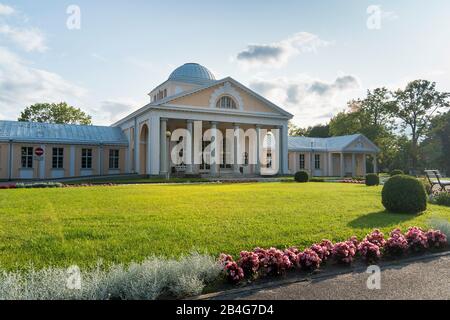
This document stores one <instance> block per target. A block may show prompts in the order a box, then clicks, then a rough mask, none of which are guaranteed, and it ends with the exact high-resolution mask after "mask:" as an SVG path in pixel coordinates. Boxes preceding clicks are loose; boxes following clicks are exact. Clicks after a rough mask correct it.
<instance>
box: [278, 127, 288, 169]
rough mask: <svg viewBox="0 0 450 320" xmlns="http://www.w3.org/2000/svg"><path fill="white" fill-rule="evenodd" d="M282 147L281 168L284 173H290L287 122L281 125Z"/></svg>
mask: <svg viewBox="0 0 450 320" xmlns="http://www.w3.org/2000/svg"><path fill="white" fill-rule="evenodd" d="M280 134H281V138H280V141H281V148H280V153H281V163H280V165H281V168H282V170H281V171H282V173H283V174H288V173H289V163H288V129H287V124H284V125H282V126H281V132H280Z"/></svg>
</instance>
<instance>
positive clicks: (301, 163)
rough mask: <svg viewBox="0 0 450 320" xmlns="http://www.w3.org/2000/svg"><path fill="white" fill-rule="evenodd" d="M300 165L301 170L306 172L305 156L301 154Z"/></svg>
mask: <svg viewBox="0 0 450 320" xmlns="http://www.w3.org/2000/svg"><path fill="white" fill-rule="evenodd" d="M298 160H299V165H300V170H304V169H305V155H304V154H301V155H299V159H298Z"/></svg>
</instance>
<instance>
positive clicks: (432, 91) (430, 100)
mask: <svg viewBox="0 0 450 320" xmlns="http://www.w3.org/2000/svg"><path fill="white" fill-rule="evenodd" d="M394 97H395V106H394V107H395V110H394V111H395V115H396V116H397V117H398V118H399V119H400V120H401V127H402V129H403V130H406V129H408V131H409V132H410V134H411V149H410V150H411V169H412V171H413V172H415V171H416V169H417V159H418V144H419V141H420V139H421V138H422V137H423V136H424V135H425V134H426V132H427V130H428V129H429V126H430V123H431V119H432V118H433V117H434V116H435V115H436V114H437V113H438V112H439V111H440V110H442V109H444V108H448V107H449V106H450V103H449V101H448V98H449V97H450V94H449V93H447V92H439V91H437V90H436V83H435V82H430V81H428V80H415V81H412V82H410V83H409V84H408V85H407V86H406V88H405V90H398V91H396V92H395V94H394Z"/></svg>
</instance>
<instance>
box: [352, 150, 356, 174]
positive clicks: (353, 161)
mask: <svg viewBox="0 0 450 320" xmlns="http://www.w3.org/2000/svg"><path fill="white" fill-rule="evenodd" d="M352 177H356V155H355V154H354V153H352Z"/></svg>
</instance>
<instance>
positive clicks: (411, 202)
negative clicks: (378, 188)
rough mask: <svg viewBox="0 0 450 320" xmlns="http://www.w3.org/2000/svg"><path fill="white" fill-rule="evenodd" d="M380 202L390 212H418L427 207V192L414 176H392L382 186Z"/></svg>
mask: <svg viewBox="0 0 450 320" xmlns="http://www.w3.org/2000/svg"><path fill="white" fill-rule="evenodd" d="M382 202H383V205H384V207H385V208H386V209H387V210H388V211H391V212H398V213H419V212H423V211H425V210H426V209H427V194H426V192H425V188H424V186H423V184H422V183H421V182H420V181H419V180H417V179H416V178H413V177H410V176H405V175H400V176H394V177H392V178H390V179H389V180H388V181H387V182H386V183H385V185H384V187H383V191H382Z"/></svg>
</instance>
